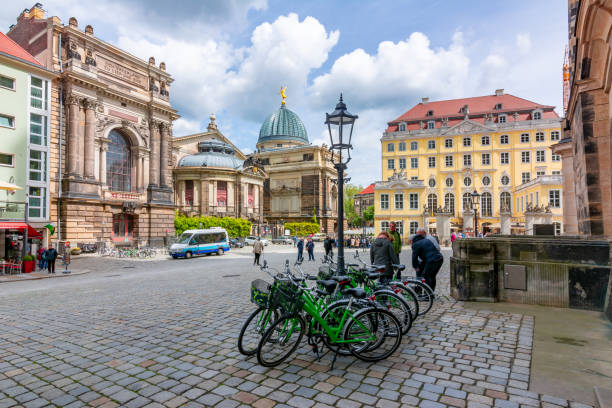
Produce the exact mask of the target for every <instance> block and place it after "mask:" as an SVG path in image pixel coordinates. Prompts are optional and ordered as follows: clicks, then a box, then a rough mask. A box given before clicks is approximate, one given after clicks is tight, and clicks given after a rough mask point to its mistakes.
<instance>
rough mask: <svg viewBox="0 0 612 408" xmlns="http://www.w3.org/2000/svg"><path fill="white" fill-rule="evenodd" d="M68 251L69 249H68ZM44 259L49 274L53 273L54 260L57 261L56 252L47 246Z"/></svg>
mask: <svg viewBox="0 0 612 408" xmlns="http://www.w3.org/2000/svg"><path fill="white" fill-rule="evenodd" d="M68 250H70V248H68ZM44 257H45V259H47V264H48V268H49V273H55V260H56V259H57V250H56V249H55V248H53V247H52V246H49V249H47V250H46V251H45V252H44Z"/></svg>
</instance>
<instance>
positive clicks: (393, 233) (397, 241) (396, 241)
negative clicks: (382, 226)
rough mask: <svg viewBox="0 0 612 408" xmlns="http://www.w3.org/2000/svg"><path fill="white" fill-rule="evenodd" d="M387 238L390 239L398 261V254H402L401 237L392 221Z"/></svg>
mask: <svg viewBox="0 0 612 408" xmlns="http://www.w3.org/2000/svg"><path fill="white" fill-rule="evenodd" d="M389 236H390V237H391V242H392V244H393V250H394V251H395V254H396V255H397V258H398V259H399V256H400V252H402V237H401V236H400V234H399V232H397V225H396V224H395V223H394V222H393V221H392V222H391V224H389Z"/></svg>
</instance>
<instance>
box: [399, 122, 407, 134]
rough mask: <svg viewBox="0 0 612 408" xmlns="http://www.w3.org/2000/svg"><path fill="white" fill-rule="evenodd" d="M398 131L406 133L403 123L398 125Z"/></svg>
mask: <svg viewBox="0 0 612 408" xmlns="http://www.w3.org/2000/svg"><path fill="white" fill-rule="evenodd" d="M399 131H400V132H405V131H406V124H405V123H400V125H399Z"/></svg>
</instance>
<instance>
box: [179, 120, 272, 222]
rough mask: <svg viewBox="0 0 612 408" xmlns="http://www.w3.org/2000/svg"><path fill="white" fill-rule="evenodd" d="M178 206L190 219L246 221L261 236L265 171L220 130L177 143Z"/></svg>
mask: <svg viewBox="0 0 612 408" xmlns="http://www.w3.org/2000/svg"><path fill="white" fill-rule="evenodd" d="M173 143H174V144H173V148H174V151H173V158H174V163H175V167H174V186H175V191H174V194H175V202H176V207H177V209H178V210H179V212H181V213H182V214H185V215H187V216H201V215H203V216H217V217H233V218H244V219H247V220H249V221H251V223H252V224H253V233H257V231H258V230H259V228H260V226H261V224H262V222H263V186H264V180H265V178H266V176H267V175H266V173H265V172H264V170H263V169H262V168H261V166H260V167H258V166H257V165H255V163H253V162H252V161H249V160H247V157H246V156H245V155H244V154H243V153H242V152H241V151H240V150H239V149H238V148H236V146H234V145H233V144H232V143H231V142H230V141H229V139H227V138H226V137H225V136H224V135H223V134H222V133H221V132H220V131H219V130H218V128H217V125H216V123H215V116H214V115H211V116H210V123H209V124H208V128H207V130H206V131H205V132H202V133H196V134H193V135H187V136H180V137H176V138H174V140H173Z"/></svg>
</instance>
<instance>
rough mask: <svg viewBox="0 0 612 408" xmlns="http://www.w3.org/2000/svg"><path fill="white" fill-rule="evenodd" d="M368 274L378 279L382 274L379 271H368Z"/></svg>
mask: <svg viewBox="0 0 612 408" xmlns="http://www.w3.org/2000/svg"><path fill="white" fill-rule="evenodd" d="M366 276H367V277H368V279H378V278H380V276H381V275H380V273H378V272H366Z"/></svg>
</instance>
